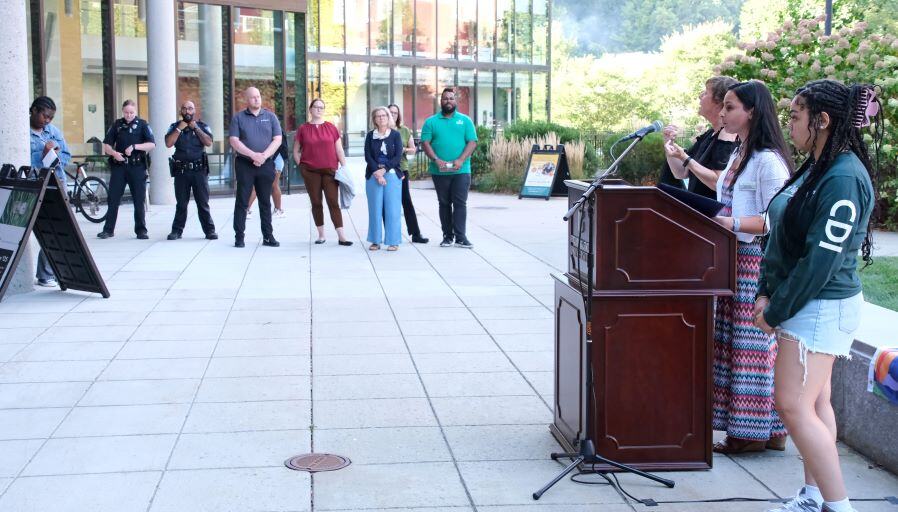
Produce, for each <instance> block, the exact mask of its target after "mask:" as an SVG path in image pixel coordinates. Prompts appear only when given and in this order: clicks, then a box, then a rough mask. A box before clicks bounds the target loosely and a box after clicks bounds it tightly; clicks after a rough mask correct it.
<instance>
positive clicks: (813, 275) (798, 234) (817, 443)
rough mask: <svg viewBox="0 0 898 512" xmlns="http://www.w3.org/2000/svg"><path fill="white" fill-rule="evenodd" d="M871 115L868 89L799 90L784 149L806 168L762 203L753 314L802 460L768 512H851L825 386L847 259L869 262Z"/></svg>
mask: <svg viewBox="0 0 898 512" xmlns="http://www.w3.org/2000/svg"><path fill="white" fill-rule="evenodd" d="M877 107H878V103H876V101H875V96H874V94H873V89H872V87H870V86H852V87H848V86H846V85H844V84H842V83H840V82H836V81H834V80H817V81H813V82H809V83H808V84H807V85H805V86H804V87H802V88H800V89H799V90H798V92H797V94H796V96H795V99H793V100H792V104H791V107H790V120H789V131H790V134H791V137H792V141H793V143H794V144H795V147H796V148H797V149H798V150H799V151H801V152H803V153H807V154H808V159H807V161H805V163H804V165H802V166H801V167H800V168H799V170H798V171H797V172H796V173H795V174H794V175H793V176H792V177H791V178H790V179H789V181H788V182H787V183H786V185H785V186H784V187H783V189H782V191H781V192H780V193H779V194H778V195H777V196H775V197H774V199H773V200H772V201H771V202H770V207H769V209H768V214H769V225H770V226H771V230H770V234H769V236H770V238H769V241H768V243H767V247H766V250H765V253H764V260H763V264H762V269H761V279H760V282H759V293H758V298H757V301H756V302H755V308H754V314H755V324H756V325H757V326H758V327H759V328H760V329H762V330H764V331H765V332H768V333H774V332H775V333H776V335H777V341H778V343H779V351H778V353H777V359H776V369H775V385H774V390H775V401H776V408H777V411H778V412H779V414H780V418H781V419H782V420H783V422H784V423H785V424H786V428H788V430H789V433H790V434H791V435H792V438H793V440H794V442H795V445H796V446H797V447H798V450H799V452H800V453H801V455H802V458H803V460H804V471H805V486H804V487H802V488H801V490H800V491H799V492H798V495H797V496H795V498H793V499H792V500H791V501H789V502H787V503H785V504H783V505H782V506H780V507H778V508H775V509H772V510H775V511H782V512H787V511H807V512H811V511H819V510H825V511H831V512H850V511H852V510H853V509H852V507H851V505H850V504H849V502H848V498H847V492H846V490H845V483H844V481H843V479H842V473H841V469H840V467H839V455H838V452H837V451H836V421H835V414H834V412H833V408H832V405H831V404H830V378H831V375H832V368H833V362H834V361H835V358H836V357H843V356H847V355H848V354H849V350H850V349H851V344H852V342H853V341H854V336H853V334H854V331H855V330H856V329H857V328H858V325H859V323H860V310H861V307H862V305H863V303H864V298H863V295H862V293H861V283H860V279H859V278H858V275H857V253H858V251H859V250H860V252H861V255H862V257H863V259H864V261H866V262H869V261H870V249H871V247H872V244H871V240H870V233H871V230H870V216H871V212H872V210H873V206H874V204H875V199H874V189H873V182H872V176H874V175H875V174H874V172H873V166H872V165H871V163H870V158H869V155H868V152H867V146H866V144H865V143H864V139H863V136H862V135H861V128H863V127H864V126H867V125H869V124H870V116H873V117H874V118H875V117H876V113H877V111H878V108H877Z"/></svg>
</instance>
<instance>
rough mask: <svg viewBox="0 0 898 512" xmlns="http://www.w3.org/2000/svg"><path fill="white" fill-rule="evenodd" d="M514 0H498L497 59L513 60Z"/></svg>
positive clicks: (501, 60)
mask: <svg viewBox="0 0 898 512" xmlns="http://www.w3.org/2000/svg"><path fill="white" fill-rule="evenodd" d="M512 2H513V0H496V17H497V20H498V21H497V22H496V61H498V62H511V42H512V33H511V29H512V22H513V18H514V4H513V3H512Z"/></svg>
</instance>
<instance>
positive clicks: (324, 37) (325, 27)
mask: <svg viewBox="0 0 898 512" xmlns="http://www.w3.org/2000/svg"><path fill="white" fill-rule="evenodd" d="M318 1H319V8H318V16H319V22H318V24H319V26H320V27H321V28H320V30H321V39H320V41H321V51H322V52H324V53H343V30H344V28H345V27H344V25H343V0H318Z"/></svg>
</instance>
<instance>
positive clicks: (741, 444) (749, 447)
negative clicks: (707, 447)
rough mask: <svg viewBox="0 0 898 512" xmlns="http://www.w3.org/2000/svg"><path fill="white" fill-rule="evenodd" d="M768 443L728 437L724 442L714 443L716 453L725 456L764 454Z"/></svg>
mask: <svg viewBox="0 0 898 512" xmlns="http://www.w3.org/2000/svg"><path fill="white" fill-rule="evenodd" d="M766 443H767V441H752V440H750V439H739V438H738V437H730V436H726V437H725V438H724V439H723V441H721V442H719V443H714V448H713V449H714V451H715V452H717V453H724V454H729V455H732V454H736V453H749V452H763V451H764V445H765V444H766Z"/></svg>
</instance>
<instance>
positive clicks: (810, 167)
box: [782, 80, 883, 267]
mask: <svg viewBox="0 0 898 512" xmlns="http://www.w3.org/2000/svg"><path fill="white" fill-rule="evenodd" d="M872 89H873V87H872V86H870V85H852V86H850V87H849V86H847V85H845V84H843V83H841V82H837V81H835V80H814V81H812V82H808V83H807V84H805V85H804V86H802V87H801V88H799V89H798V91H796V93H795V97H796V100H797V101H798V102H799V103H800V104H802V105H803V106H804V107H805V108H806V109H807V111H808V129H809V131H810V133H811V137H812V139H811V144H810V147H811V154H810V155H809V156H808V158H807V159H806V160H805V162H804V163H803V164H802V165H801V167H800V168H799V169H798V171H797V172H796V173H795V174H794V175H793V176H792V177H791V178H789V180H788V181H787V182H786V184H785V185H784V186H783V189H782V190H784V189H786V188H787V187H788V186H789V185H791V184H792V183H794V182H795V181H796V180H798V179H799V178H800V177H801V176H803V175H807V178H805V180H804V182H803V183H802V184H801V186H799V187H798V190H796V191H795V195H794V196H793V197H792V199H790V200H789V203H788V204H787V205H786V210H785V213H784V214H783V232H784V234H785V235H786V236H785V239H786V249H787V251H790V252H793V253H795V252H797V251H800V247H801V246H802V245H803V244H804V239H805V237H806V236H807V232H806V231H805V232H800V231H799V227H798V222H797V219H798V217H799V216H800V214H801V212H802V211H803V208H804V205H805V203H807V202H808V200H810V199H811V197H812V196H813V194H814V191H815V190H816V188H817V185H818V184H819V183H820V181H821V180H822V179H823V177H824V176H825V175H826V173H827V172H828V171H829V169H830V168H831V167H832V164H833V162H834V161H835V159H836V158H837V157H838V156H839V155H840V154H841V153H844V152H847V151H851V152H852V153H854V154H855V155H856V156H857V157H858V159H859V160H860V161H861V163H862V164H863V165H864V168H866V169H867V173H868V174H869V176H870V181H871V182H872V183H873V190H874V198H873V205H874V211H875V209H876V203H877V202H878V201H877V199H878V198H877V197H876V196H877V195H878V194H877V193H876V181H877V180H876V178H877V174H878V169H879V165H878V161H877V165H875V166H874V165H873V163H872V162H871V160H870V155H869V152H868V150H867V144H866V142H864V137H863V135H862V134H861V129H860V123H858V122H856V121H857V117H858V116H859V115H863V112H864V110H865V109H866V105H867V102H868V101H869V96H870V91H871V90H872ZM824 112H826V114H827V115H828V116H829V138H827V140H826V142H825V143H824V145H823V150H822V152H821V153H820V159H819V160H818V161H814V149H815V148H816V147H817V143H818V141H817V139H818V137H819V132H818V129H817V127H818V126H820V124H821V117H822V114H823V113H824ZM875 120H876V121H877V122H876V126H875V128H874V147H875V150H876V156H877V159H878V153H879V151H878V149H879V145H880V143H881V141H882V135H883V126H882V123H881V122H878V120H879V116H875ZM874 217H875V215H871V216H870V221H869V222H870V224H869V225H868V226H867V236H866V237H865V238H864V241H863V243H862V244H861V256H862V257H863V260H864V262H865V265H864V266H865V267H866V266H867V265H869V264H870V263H872V261H873V259H872V257H871V255H870V253H871V250H872V248H873V239H872V235H873V229H872V227H873V226H872V224H873V219H874Z"/></svg>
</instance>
